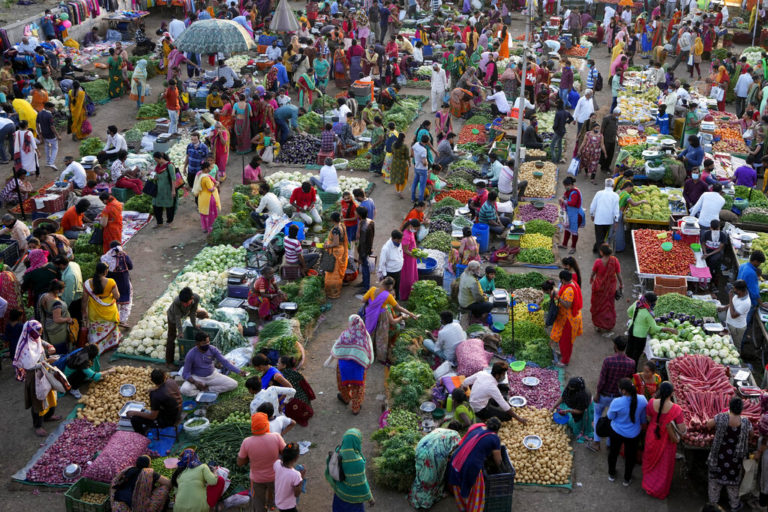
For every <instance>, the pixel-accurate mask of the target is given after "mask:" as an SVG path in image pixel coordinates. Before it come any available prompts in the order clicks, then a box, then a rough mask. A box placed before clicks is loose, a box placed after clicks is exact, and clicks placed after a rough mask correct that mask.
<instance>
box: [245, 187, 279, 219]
mask: <svg viewBox="0 0 768 512" xmlns="http://www.w3.org/2000/svg"><path fill="white" fill-rule="evenodd" d="M259 194H260V195H261V200H260V201H259V206H258V207H256V209H255V210H254V211H252V212H251V219H253V221H254V222H256V224H258V225H259V226H260V227H264V226H265V221H266V220H267V218H268V217H281V216H282V215H283V205H282V203H280V199H278V198H277V196H276V195H275V194H274V193H272V192H270V191H269V185H267V184H266V183H262V184H260V185H259ZM264 210H266V213H263V212H264Z"/></svg>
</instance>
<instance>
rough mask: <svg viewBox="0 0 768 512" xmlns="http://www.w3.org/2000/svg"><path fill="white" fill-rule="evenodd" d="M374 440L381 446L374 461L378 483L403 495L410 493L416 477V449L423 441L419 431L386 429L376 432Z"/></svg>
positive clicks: (395, 428) (374, 472) (397, 428)
mask: <svg viewBox="0 0 768 512" xmlns="http://www.w3.org/2000/svg"><path fill="white" fill-rule="evenodd" d="M372 439H373V440H374V441H376V442H377V443H378V444H379V448H380V453H381V454H380V455H379V456H378V457H375V458H374V459H373V474H374V479H375V481H376V483H377V484H379V485H381V486H383V487H387V488H389V489H394V490H396V491H398V492H401V493H404V492H408V491H409V490H410V489H411V485H412V484H413V480H414V478H415V477H416V450H415V448H416V445H417V444H418V442H419V440H420V439H421V434H420V433H419V431H418V430H415V429H411V428H404V427H386V428H383V429H379V430H377V431H376V432H374V434H373V436H372Z"/></svg>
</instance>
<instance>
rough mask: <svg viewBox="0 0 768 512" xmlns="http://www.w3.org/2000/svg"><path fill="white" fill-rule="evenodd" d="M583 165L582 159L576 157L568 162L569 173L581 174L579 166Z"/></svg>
mask: <svg viewBox="0 0 768 512" xmlns="http://www.w3.org/2000/svg"><path fill="white" fill-rule="evenodd" d="M580 165H581V160H580V159H578V158H574V159H573V160H571V163H570V164H568V174H570V175H571V176H576V175H578V174H579V166H580Z"/></svg>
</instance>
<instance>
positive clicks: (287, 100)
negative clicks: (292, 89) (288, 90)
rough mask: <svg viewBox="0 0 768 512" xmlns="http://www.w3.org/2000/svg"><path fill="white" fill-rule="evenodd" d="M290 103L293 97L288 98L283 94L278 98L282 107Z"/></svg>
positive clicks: (278, 102)
mask: <svg viewBox="0 0 768 512" xmlns="http://www.w3.org/2000/svg"><path fill="white" fill-rule="evenodd" d="M290 102H291V97H290V96H288V95H287V94H281V95H280V96H278V97H277V104H278V105H280V106H281V107H282V106H283V105H287V104H288V103H290Z"/></svg>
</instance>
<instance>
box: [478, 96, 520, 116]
mask: <svg viewBox="0 0 768 512" xmlns="http://www.w3.org/2000/svg"><path fill="white" fill-rule="evenodd" d="M517 99H520V98H517ZM485 101H492V102H494V103H496V108H497V109H499V112H501V113H502V114H506V113H507V112H509V102H508V101H507V97H506V96H505V95H504V91H499V92H496V93H493V94H491V95H490V96H488V97H487V98H486V99H485Z"/></svg>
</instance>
